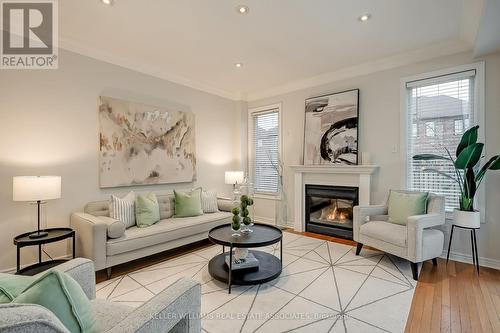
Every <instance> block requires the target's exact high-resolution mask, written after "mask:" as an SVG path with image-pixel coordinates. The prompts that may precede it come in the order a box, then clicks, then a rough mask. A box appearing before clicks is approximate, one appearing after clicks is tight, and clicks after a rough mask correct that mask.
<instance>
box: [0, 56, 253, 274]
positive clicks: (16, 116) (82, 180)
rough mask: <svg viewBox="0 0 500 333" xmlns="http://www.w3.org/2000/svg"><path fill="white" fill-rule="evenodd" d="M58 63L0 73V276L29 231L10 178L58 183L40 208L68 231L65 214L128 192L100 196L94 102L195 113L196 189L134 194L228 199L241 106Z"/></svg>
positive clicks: (118, 70)
mask: <svg viewBox="0 0 500 333" xmlns="http://www.w3.org/2000/svg"><path fill="white" fill-rule="evenodd" d="M59 57H60V58H59V69H58V70H33V71H31V70H23V71H22V70H2V71H0V115H1V116H0V212H1V216H0V230H1V232H0V271H2V270H6V269H10V268H12V267H14V266H15V263H16V252H15V247H14V245H13V243H12V239H13V237H14V236H15V235H17V234H20V233H23V232H27V231H30V230H33V229H34V228H35V225H36V212H35V208H34V207H33V206H30V205H28V203H24V202H13V201H12V176H15V175H40V174H42V175H44V174H50V175H61V176H62V199H60V200H55V201H51V202H49V203H48V204H47V205H46V216H47V218H46V220H47V223H48V225H49V226H68V225H69V216H70V213H71V212H74V211H78V210H81V209H82V207H83V206H84V205H85V203H87V202H88V201H92V200H99V199H105V198H108V197H109V195H110V193H124V192H127V191H129V190H130V189H131V188H118V189H106V190H101V189H99V184H98V118H97V105H98V104H97V103H98V97H99V95H107V96H113V97H119V98H124V99H128V100H132V101H137V102H141V103H146V104H150V105H158V106H171V105H183V106H188V107H190V108H191V110H192V111H193V112H194V113H195V114H196V150H197V163H198V166H197V174H198V180H197V181H196V183H195V184H193V183H185V184H177V185H175V186H174V185H153V186H143V187H134V188H133V189H134V190H139V191H149V190H152V191H155V192H158V193H160V192H167V191H169V190H171V189H172V188H173V187H176V188H191V187H192V186H194V185H201V186H205V187H209V188H216V189H217V190H218V191H219V192H220V193H222V194H230V193H231V188H230V186H228V185H224V171H225V170H228V169H235V168H239V167H240V164H241V163H242V161H241V149H242V148H241V137H240V133H241V127H242V126H244V125H245V123H244V122H242V115H241V113H242V111H241V110H242V109H246V104H242V105H239V103H237V102H234V101H230V100H227V99H224V98H221V97H217V96H214V95H210V94H207V93H204V92H201V91H197V90H194V89H191V88H187V87H184V86H180V85H177V84H174V83H171V82H168V81H164V80H161V79H158V78H154V77H151V76H148V75H144V74H141V73H138V72H134V71H131V70H128V69H125V68H122V67H118V66H114V65H112V64H109V63H105V62H101V61H98V60H95V59H91V58H88V57H84V56H81V55H78V54H75V53H71V52H67V51H64V50H61V52H60V54H59ZM243 131H245V130H244V129H243ZM47 250H48V252H49V254H50V255H51V256H61V255H64V254H65V253H66V246H64V244H62V245H59V246H47ZM22 253H23V264H26V263H29V262H32V261H33V260H35V259H36V257H35V254H36V251H35V249H23V250H22Z"/></svg>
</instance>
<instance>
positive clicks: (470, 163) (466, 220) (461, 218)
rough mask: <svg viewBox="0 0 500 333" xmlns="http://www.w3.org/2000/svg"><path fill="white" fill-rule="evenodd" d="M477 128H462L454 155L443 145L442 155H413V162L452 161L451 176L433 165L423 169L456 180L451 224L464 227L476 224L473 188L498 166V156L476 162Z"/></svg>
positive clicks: (479, 148)
mask: <svg viewBox="0 0 500 333" xmlns="http://www.w3.org/2000/svg"><path fill="white" fill-rule="evenodd" d="M478 129H479V126H474V127H472V128H470V129H468V130H467V131H465V133H464V134H463V135H462V138H461V140H460V143H459V144H458V147H457V149H456V152H455V158H453V157H452V155H451V153H450V151H449V150H448V149H446V148H444V149H445V151H446V156H440V155H435V154H418V155H415V156H413V159H414V160H416V161H432V160H448V161H450V163H452V164H453V166H454V168H455V173H454V175H453V176H452V175H449V174H447V173H445V172H443V171H440V170H437V169H433V168H425V169H424V170H423V171H424V172H434V173H438V174H440V175H441V176H443V177H447V178H450V179H452V180H453V181H455V182H457V184H458V186H459V188H460V200H459V204H460V209H455V211H454V214H453V218H454V224H455V225H458V226H462V227H467V228H479V227H480V213H479V211H477V210H475V209H474V198H475V196H476V193H477V189H478V188H479V186H480V185H481V184H482V181H483V180H484V176H485V175H486V172H487V171H488V170H499V169H500V155H496V156H493V157H491V158H490V159H489V160H488V162H486V163H485V164H484V165H483V166H482V167H481V166H480V165H479V164H480V163H479V161H480V159H481V157H482V152H483V148H484V144H483V143H480V142H477V132H478Z"/></svg>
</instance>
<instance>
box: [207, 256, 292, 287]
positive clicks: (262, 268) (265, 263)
mask: <svg viewBox="0 0 500 333" xmlns="http://www.w3.org/2000/svg"><path fill="white" fill-rule="evenodd" d="M248 252H251V253H253V255H254V256H255V258H257V260H259V270H257V271H255V270H242V271H239V270H233V272H232V274H231V284H232V285H234V284H236V285H254V284H261V283H266V282H269V281H272V280H274V279H276V278H277V277H278V276H280V274H281V269H282V263H281V260H280V259H279V258H277V257H275V256H273V255H272V254H270V253H267V252H262V251H256V250H250V251H248ZM226 255H227V253H222V254H219V255H217V256H215V257H213V258H212V259H211V260H210V262H209V263H208V272H209V273H210V275H211V276H212V277H213V278H214V279H216V280H218V281H221V282H225V283H228V284H229V268H228V267H227V265H226V262H225V257H226Z"/></svg>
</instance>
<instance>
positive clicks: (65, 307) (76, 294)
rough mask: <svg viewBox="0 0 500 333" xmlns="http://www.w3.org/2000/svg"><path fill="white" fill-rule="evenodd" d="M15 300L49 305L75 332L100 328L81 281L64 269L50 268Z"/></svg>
mask: <svg viewBox="0 0 500 333" xmlns="http://www.w3.org/2000/svg"><path fill="white" fill-rule="evenodd" d="M12 302H13V303H21V304H38V305H41V306H43V307H45V308H46V309H48V310H50V311H51V312H52V313H53V314H54V315H55V316H56V317H57V318H59V320H60V321H61V322H62V323H63V325H64V326H66V328H67V329H68V330H69V331H70V332H72V333H76V332H84V333H93V332H99V329H98V325H97V320H96V317H95V314H94V311H93V309H92V306H91V304H90V301H89V299H88V298H87V296H86V295H85V293H84V292H83V290H82V288H81V287H80V285H79V284H78V282H76V281H75V280H73V278H72V277H70V276H69V275H67V274H65V273H63V272H60V271H56V270H50V271H48V272H47V273H45V274H43V275H42V276H41V277H39V278H37V279H36V280H35V281H34V282H33V283H32V284H31V285H30V286H28V288H26V290H24V291H23V292H22V293H21V294H20V295H19V296H17V297H16V298H15V299H14V300H13V301H12Z"/></svg>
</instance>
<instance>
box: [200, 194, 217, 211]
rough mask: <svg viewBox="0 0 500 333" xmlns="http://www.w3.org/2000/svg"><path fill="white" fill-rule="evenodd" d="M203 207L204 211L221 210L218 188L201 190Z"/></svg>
mask: <svg viewBox="0 0 500 333" xmlns="http://www.w3.org/2000/svg"><path fill="white" fill-rule="evenodd" d="M201 208H203V213H217V212H218V211H219V206H218V204H217V191H216V190H208V191H202V192H201Z"/></svg>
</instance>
